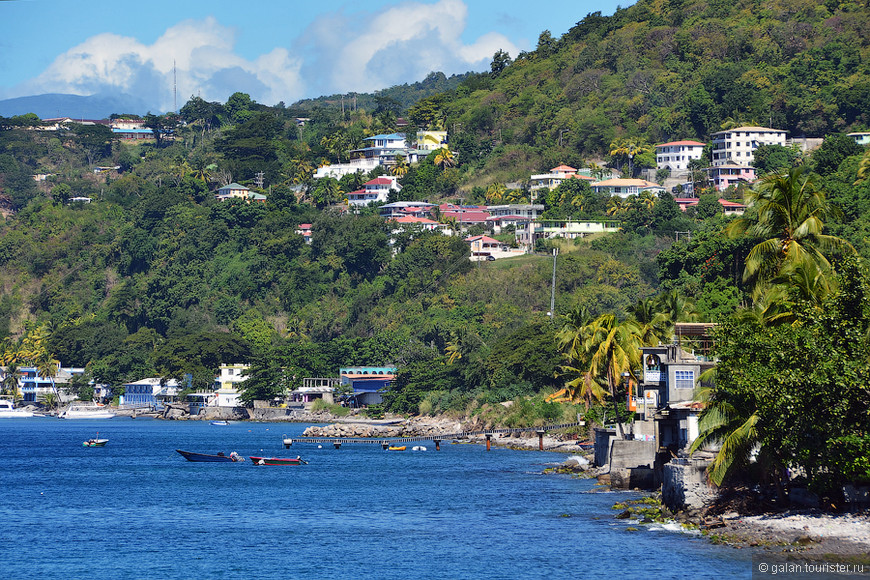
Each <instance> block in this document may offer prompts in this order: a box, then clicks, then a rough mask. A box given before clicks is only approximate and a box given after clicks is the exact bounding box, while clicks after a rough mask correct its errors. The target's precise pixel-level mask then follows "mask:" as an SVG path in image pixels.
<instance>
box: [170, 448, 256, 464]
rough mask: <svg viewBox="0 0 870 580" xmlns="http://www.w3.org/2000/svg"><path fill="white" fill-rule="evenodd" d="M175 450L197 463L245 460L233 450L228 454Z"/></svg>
mask: <svg viewBox="0 0 870 580" xmlns="http://www.w3.org/2000/svg"><path fill="white" fill-rule="evenodd" d="M176 451H177V452H178V453H180V454H181V456H182V457H184V458H185V459H187V460H188V461H194V462H197V463H236V462H239V461H244V460H245V458H244V457H242V456H241V455H239V454H238V453H236V452H235V451H233V452H231V453H230V454H229V455H224V454H223V452H220V453H218V454H217V455H207V454H205V453H194V452H192V451H182V450H181V449H176Z"/></svg>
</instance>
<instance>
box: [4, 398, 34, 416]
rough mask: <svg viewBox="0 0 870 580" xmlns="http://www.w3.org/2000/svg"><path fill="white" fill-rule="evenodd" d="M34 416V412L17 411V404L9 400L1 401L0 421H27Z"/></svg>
mask: <svg viewBox="0 0 870 580" xmlns="http://www.w3.org/2000/svg"><path fill="white" fill-rule="evenodd" d="M34 415H35V413H33V412H32V411H25V410H24V409H16V408H15V404H14V403H13V402H12V401H10V400H9V399H0V419H26V418H27V417H33V416H34Z"/></svg>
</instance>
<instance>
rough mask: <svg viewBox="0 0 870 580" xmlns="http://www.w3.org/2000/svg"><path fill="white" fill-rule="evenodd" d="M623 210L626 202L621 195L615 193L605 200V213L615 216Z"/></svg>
mask: <svg viewBox="0 0 870 580" xmlns="http://www.w3.org/2000/svg"><path fill="white" fill-rule="evenodd" d="M625 210H626V204H625V202H624V200H623V199H622V198H621V197H619V196H617V195H615V196H613V197H611V198H610V199H609V200H607V215H609V216H616V215H619V214H621V213H624V212H625Z"/></svg>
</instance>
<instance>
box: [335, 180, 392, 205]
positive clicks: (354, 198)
mask: <svg viewBox="0 0 870 580" xmlns="http://www.w3.org/2000/svg"><path fill="white" fill-rule="evenodd" d="M363 187H364V189H358V190H357V191H351V192H350V193H348V194H347V202H348V205H351V206H354V205H355V206H366V205H369V204H371V203H386V202H387V199H388V197H389V195H390V190H391V189H395V190H396V191H400V190H401V189H402V186H401V185H399V182H398V178H397V177H396V176H395V175H382V176H380V177H376V178H375V179H372V180H370V181H366V182H365V183H364V184H363Z"/></svg>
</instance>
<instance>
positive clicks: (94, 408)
mask: <svg viewBox="0 0 870 580" xmlns="http://www.w3.org/2000/svg"><path fill="white" fill-rule="evenodd" d="M58 416H59V417H60V418H61V419H111V418H112V417H114V416H115V412H114V411H112V410H111V409H110V408H109V407H106V406H105V405H97V404H93V405H70V406H69V407H67V409H66V410H65V411H64V412H63V413H61V414H60V415H58Z"/></svg>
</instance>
